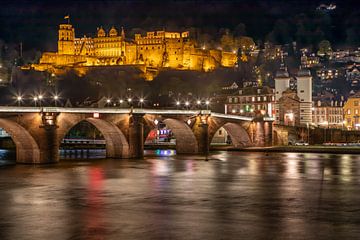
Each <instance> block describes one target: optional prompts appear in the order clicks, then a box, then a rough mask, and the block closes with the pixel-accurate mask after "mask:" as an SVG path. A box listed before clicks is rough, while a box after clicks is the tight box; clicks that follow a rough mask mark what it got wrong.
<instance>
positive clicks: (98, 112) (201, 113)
mask: <svg viewBox="0 0 360 240" xmlns="http://www.w3.org/2000/svg"><path fill="white" fill-rule="evenodd" d="M273 120H274V119H273V118H266V117H264V118H256V119H255V118H252V117H247V116H237V115H227V114H221V113H214V112H211V110H168V109H166V110H162V109H143V108H62V107H21V106H19V107H12V106H11V107H9V106H0V128H3V129H5V131H6V132H8V133H9V134H10V136H11V138H12V139H13V141H14V142H15V145H16V156H17V162H19V163H49V162H57V161H59V146H60V144H61V142H62V140H63V139H64V137H65V135H66V133H67V132H68V131H70V129H71V128H72V127H74V126H75V125H76V124H78V123H79V122H81V121H88V122H89V123H91V124H93V125H94V126H95V127H96V128H97V129H98V130H99V131H100V132H101V133H102V134H103V136H104V139H105V142H106V154H107V157H110V158H133V157H142V156H143V153H144V141H145V139H146V137H147V135H148V133H149V132H150V131H151V130H152V129H154V128H156V124H157V123H158V122H163V123H164V124H166V126H167V127H168V128H170V129H171V130H172V132H173V133H174V135H175V138H176V151H177V153H179V154H182V153H191V154H194V153H195V154H196V153H206V152H208V150H209V144H210V142H211V140H212V138H213V136H214V135H215V133H216V131H218V129H219V128H221V127H223V128H224V129H225V130H226V131H227V133H228V134H229V136H230V138H231V140H232V143H233V145H234V147H238V148H241V147H246V146H270V145H271V143H272V123H273Z"/></svg>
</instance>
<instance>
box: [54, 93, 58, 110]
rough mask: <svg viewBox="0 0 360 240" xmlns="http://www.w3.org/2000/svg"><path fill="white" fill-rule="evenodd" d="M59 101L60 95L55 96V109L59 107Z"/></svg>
mask: <svg viewBox="0 0 360 240" xmlns="http://www.w3.org/2000/svg"><path fill="white" fill-rule="evenodd" d="M58 100H59V96H58V95H55V96H54V102H55V107H57V102H58Z"/></svg>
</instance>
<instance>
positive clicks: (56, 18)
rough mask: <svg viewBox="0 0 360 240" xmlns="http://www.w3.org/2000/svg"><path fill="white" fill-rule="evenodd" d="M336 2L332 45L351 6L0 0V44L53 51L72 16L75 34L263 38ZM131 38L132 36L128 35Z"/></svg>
mask: <svg viewBox="0 0 360 240" xmlns="http://www.w3.org/2000/svg"><path fill="white" fill-rule="evenodd" d="M331 2H332V3H336V4H337V9H336V11H334V13H332V15H333V16H332V21H333V26H332V28H333V29H332V31H333V33H336V34H333V35H334V41H342V40H343V38H345V37H344V34H343V33H342V32H344V31H342V27H343V25H344V24H346V16H349V15H351V14H356V13H358V12H359V10H358V8H357V7H356V4H355V1H347V0H345V1H344V0H343V1H318V0H315V1H302V0H298V1H285V0H282V1H281V0H274V1H260V0H243V1H108V0H104V1H98V0H96V1H84V0H80V1H67V0H63V1H37V0H33V1H24V0H17V1H7V0H5V1H2V5H1V8H0V30H1V32H0V33H1V35H0V39H3V40H5V41H6V42H13V43H18V42H23V45H24V48H25V50H26V49H29V48H36V49H38V50H55V49H56V39H57V26H58V24H59V23H61V22H63V21H64V19H63V17H64V15H66V14H70V16H71V22H72V23H73V24H74V26H75V28H76V35H77V36H82V35H84V34H86V35H89V36H91V35H93V34H94V33H95V31H96V28H97V27H98V26H101V25H102V26H104V27H105V28H109V27H111V26H112V25H114V26H116V27H118V28H120V27H121V26H124V28H125V30H126V31H127V33H129V35H130V33H133V31H130V30H133V29H134V28H142V29H143V30H159V29H166V30H170V31H171V30H185V29H188V28H189V27H197V28H201V29H203V30H204V31H208V32H210V33H211V32H212V31H213V29H221V28H229V29H233V28H234V27H235V26H236V25H237V24H239V23H244V24H245V25H246V33H247V35H249V36H251V37H253V38H254V39H255V40H257V39H264V38H265V36H266V34H268V33H269V32H270V31H271V30H272V28H273V25H274V22H275V21H276V20H278V19H282V18H291V17H292V16H295V15H298V14H300V13H302V12H308V13H309V12H313V11H314V10H315V9H316V6H318V5H319V4H320V3H331ZM129 37H132V36H129Z"/></svg>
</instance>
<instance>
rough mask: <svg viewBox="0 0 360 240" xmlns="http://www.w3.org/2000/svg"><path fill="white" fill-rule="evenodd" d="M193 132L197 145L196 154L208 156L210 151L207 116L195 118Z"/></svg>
mask: <svg viewBox="0 0 360 240" xmlns="http://www.w3.org/2000/svg"><path fill="white" fill-rule="evenodd" d="M193 132H194V135H195V137H196V140H197V143H198V153H202V154H208V153H209V149H210V139H209V124H208V116H204V115H200V116H197V117H196V121H195V124H194V126H193Z"/></svg>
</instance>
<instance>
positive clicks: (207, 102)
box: [205, 100, 210, 110]
mask: <svg viewBox="0 0 360 240" xmlns="http://www.w3.org/2000/svg"><path fill="white" fill-rule="evenodd" d="M205 105H206V110H208V109H209V105H210V101H209V100H206V101H205Z"/></svg>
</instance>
